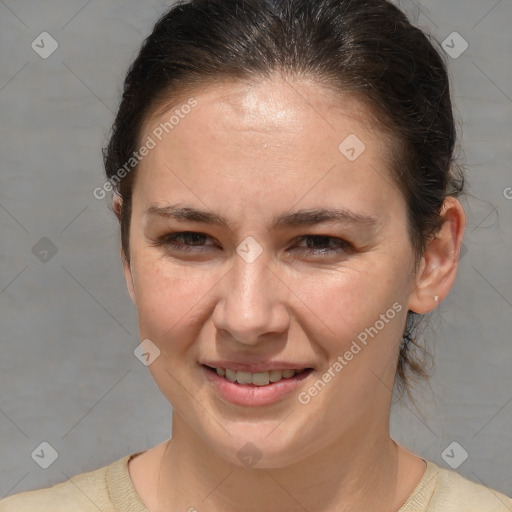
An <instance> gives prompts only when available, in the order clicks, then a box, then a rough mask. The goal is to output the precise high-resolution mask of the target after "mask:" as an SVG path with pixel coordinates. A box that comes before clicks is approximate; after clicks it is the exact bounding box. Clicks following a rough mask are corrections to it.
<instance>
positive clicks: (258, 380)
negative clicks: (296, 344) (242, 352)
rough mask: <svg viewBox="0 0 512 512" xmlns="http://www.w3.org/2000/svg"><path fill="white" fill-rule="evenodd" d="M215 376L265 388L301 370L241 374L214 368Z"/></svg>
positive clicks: (241, 372)
mask: <svg viewBox="0 0 512 512" xmlns="http://www.w3.org/2000/svg"><path fill="white" fill-rule="evenodd" d="M215 371H216V372H217V375H220V376H221V377H225V378H226V379H228V380H229V381H230V382H235V381H236V382H238V383H239V384H254V385H256V386H266V385H267V384H269V382H277V381H279V380H281V379H289V378H290V377H293V376H294V375H295V374H296V373H300V372H301V371H302V370H270V371H269V372H257V373H250V372H243V371H236V370H231V369H229V368H215Z"/></svg>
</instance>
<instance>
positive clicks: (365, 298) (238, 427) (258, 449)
mask: <svg viewBox="0 0 512 512" xmlns="http://www.w3.org/2000/svg"><path fill="white" fill-rule="evenodd" d="M333 98H334V96H333V95H332V94H331V93H329V92H328V91H327V90H324V89H321V88H319V86H318V85H314V84H311V83H308V82H302V83H298V82H293V83H288V82H285V81H281V80H279V79H274V80H271V81H267V82H261V83H258V84H254V85H252V86H248V85H243V84H239V83H235V82H227V83H224V84H223V85H217V86H216V87H215V88H214V87H212V88H205V89H201V90H198V91H197V92H196V93H194V94H193V99H192V98H189V97H187V98H185V99H184V100H183V102H182V103H181V104H178V105H176V106H174V107H173V108H172V109H171V110H170V111H167V112H166V113H165V114H163V115H161V116H160V115H159V116H154V117H153V118H151V119H150V120H148V122H147V123H146V126H145V127H144V131H143V133H142V135H141V141H142V143H143V144H147V147H148V148H149V150H148V152H147V154H146V156H144V158H143V160H142V162H141V164H140V167H139V169H138V170H137V177H136V182H135V186H134V192H133V204H132V217H131V228H130V252H131V268H129V267H128V266H127V265H125V275H126V279H127V283H128V288H129V291H130V294H131V296H132V298H133V300H134V301H135V303H136V306H137V311H138V321H139V328H140V339H141V340H145V339H149V340H151V343H152V344H150V345H146V348H147V347H150V346H151V347H153V349H151V350H150V352H151V353H152V356H151V359H153V358H154V357H155V356H156V355H157V354H158V350H159V351H160V353H159V355H158V356H157V357H156V358H154V361H153V362H151V364H150V365H149V369H150V371H151V374H152V375H153V377H154V379H155V381H156V383H157V384H158V386H159V388H160V389H161V391H162V392H163V394H164V395H165V397H166V398H167V399H168V400H169V402H170V403H171V404H172V406H173V407H174V414H178V415H179V417H180V418H181V419H182V420H183V421H184V424H186V425H188V427H189V428H191V429H192V430H193V431H194V432H195V434H197V435H199V436H200V438H201V439H202V440H203V441H205V442H206V443H207V445H208V446H210V447H211V449H212V450H214V451H215V452H217V453H218V454H219V455H221V456H222V457H224V458H225V459H227V460H229V461H231V462H233V463H235V464H238V465H242V464H243V463H244V462H243V460H242V458H241V457H240V455H244V450H245V451H247V450H248V451H250V450H254V452H255V454H256V456H257V457H262V460H261V461H260V463H259V466H260V467H261V466H263V467H265V466H266V467H278V466H282V465H286V464H289V463H293V462H294V461H297V460H299V459H301V458H303V457H305V456H308V455H312V454H314V453H315V452H318V451H320V450H322V449H327V448H328V446H331V447H332V446H333V443H336V442H341V441H342V440H345V441H344V442H346V440H348V439H352V440H355V439H360V438H361V436H368V439H374V440H378V439H379V436H383V435H385V434H387V428H388V414H389V407H390V400H391V390H392V387H393V381H394V377H395V371H396V361H397V355H398V348H399V343H400V340H401V334H402V332H403V328H404V323H405V320H406V313H407V310H408V309H413V307H412V306H413V305H414V304H413V303H412V301H413V299H412V297H413V295H414V288H415V281H414V279H415V278H414V276H413V268H414V265H413V264H414V259H413V252H412V247H411V242H410V239H409V237H408V229H407V222H406V219H407V213H406V204H405V201H404V198H403V197H402V195H401V193H400V192H399V190H398V188H397V186H396V184H395V182H394V181H393V180H392V179H391V177H390V172H389V169H388V164H387V162H388V159H389V156H390V154H389V152H390V151H391V150H392V149H391V147H390V146H389V145H388V144H386V138H385V137H384V135H383V134H382V133H380V132H379V131H377V129H375V130H374V129H372V128H370V126H371V125H370V124H369V123H367V124H363V123H362V122H361V121H360V120H359V118H358V116H359V115H362V112H363V110H361V105H360V104H358V103H357V102H356V101H355V100H353V99H352V100H351V99H349V98H345V99H343V98H341V99H339V100H338V103H335V102H334V99H333ZM173 115H174V118H173V119H172V121H170V119H171V116H173ZM166 122H167V123H168V124H167V125H166V126H165V123H166ZM164 126H165V127H164ZM374 126H375V125H374ZM166 131H167V132H168V133H166ZM148 137H149V138H150V139H151V140H152V142H150V139H149V138H148ZM160 139H161V140H160ZM340 145H341V146H340ZM363 145H364V146H363ZM153 146H154V147H153ZM143 152H144V153H145V151H143ZM182 209H184V210H182ZM192 209H193V210H199V211H201V212H205V214H206V213H207V214H208V216H206V215H204V218H201V216H200V215H199V214H198V215H191V216H189V215H188V214H189V213H190V212H191V211H192ZM324 210H328V212H327V213H333V211H335V210H337V211H339V212H341V213H339V214H338V216H337V217H332V218H329V219H328V218H327V217H329V216H328V215H324V213H322V212H323V211H324ZM187 212H188V213H187ZM173 213H174V214H176V216H173ZM221 218H222V219H224V220H225V223H226V224H223V223H222V222H220V219H221ZM322 218H324V220H322ZM278 219H281V222H277V220H278ZM213 221H215V222H213ZM184 232H189V234H183V233H184ZM190 232H192V233H190ZM173 233H175V234H176V233H181V235H178V236H177V238H176V240H174V245H172V242H173V241H172V239H171V236H172V234H173ZM193 233H196V234H193ZM166 241H167V242H166ZM166 243H167V245H166ZM132 279H133V286H132ZM146 343H147V342H146ZM156 347H157V348H158V350H157V349H156ZM206 363H207V364H208V365H210V366H215V367H222V368H230V369H231V370H238V369H242V368H245V369H246V370H247V369H252V370H253V372H252V373H259V374H261V375H257V376H253V375H249V376H248V375H247V374H243V373H242V374H236V375H237V377H239V378H240V380H243V379H244V378H251V379H252V378H254V379H255V381H256V382H258V383H260V384H261V383H265V382H266V379H275V378H278V377H280V376H282V374H280V373H279V372H272V373H268V376H267V374H266V373H265V370H271V369H273V370H280V369H299V370H300V369H303V368H312V369H313V370H312V371H311V370H309V371H307V372H305V373H304V374H302V375H301V374H299V375H297V376H294V377H291V378H289V377H286V375H287V374H285V377H284V378H283V379H282V380H281V381H278V382H275V383H272V382H271V383H270V384H268V385H263V386H259V385H257V384H251V385H248V384H240V383H237V382H235V383H232V382H230V381H229V380H228V379H227V378H226V377H222V376H218V375H217V373H216V372H214V371H212V370H209V369H206V367H205V366H203V365H204V364H206ZM221 373H222V372H221ZM228 373H229V376H231V378H233V373H232V372H228ZM246 443H252V444H253V445H254V448H250V449H249V448H248V447H247V446H246ZM237 454H238V455H237Z"/></svg>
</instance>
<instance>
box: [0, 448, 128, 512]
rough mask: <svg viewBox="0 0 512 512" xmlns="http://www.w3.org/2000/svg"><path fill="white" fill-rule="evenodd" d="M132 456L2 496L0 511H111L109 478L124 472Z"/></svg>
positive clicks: (112, 510) (112, 511)
mask: <svg viewBox="0 0 512 512" xmlns="http://www.w3.org/2000/svg"><path fill="white" fill-rule="evenodd" d="M131 456H133V455H127V456H125V457H123V458H122V459H119V460H117V461H115V462H113V463H111V464H109V465H107V466H104V467H101V468H99V469H96V470H94V471H89V472H87V473H81V474H79V475H76V476H74V477H72V478H70V479H68V480H66V481H65V482H62V483H59V484H56V485H53V486H52V487H48V488H45V489H38V490H33V491H27V492H22V493H19V494H15V495H13V496H9V497H8V498H4V499H3V500H0V512H69V511H70V510H73V512H97V511H98V510H101V511H102V512H114V508H113V504H112V500H111V497H110V492H109V491H110V490H109V480H111V476H112V475H113V474H121V473H122V472H123V469H124V467H125V466H126V465H127V461H128V459H129V458H130V457H131Z"/></svg>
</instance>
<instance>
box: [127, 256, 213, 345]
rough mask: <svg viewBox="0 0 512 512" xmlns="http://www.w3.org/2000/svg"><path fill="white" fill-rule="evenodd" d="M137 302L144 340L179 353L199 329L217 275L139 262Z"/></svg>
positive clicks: (155, 260)
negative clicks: (202, 312) (209, 291)
mask: <svg viewBox="0 0 512 512" xmlns="http://www.w3.org/2000/svg"><path fill="white" fill-rule="evenodd" d="M134 272H135V275H136V277H135V279H136V289H135V300H136V305H137V315H138V322H139V330H140V336H141V339H144V338H149V339H150V340H152V341H153V342H154V343H155V344H156V345H157V346H158V347H159V348H160V349H161V350H162V351H165V352H167V351H171V350H172V351H173V352H174V351H177V350H180V349H181V348H183V347H181V346H180V344H181V345H184V344H185V343H186V340H187V339H191V337H193V336H191V335H192V334H193V333H192V331H193V330H195V329H199V328H200V325H199V318H200V313H201V311H203V310H204V307H205V304H206V301H207V295H208V290H211V289H212V287H213V286H214V284H215V282H216V281H217V280H218V278H216V273H213V272H209V271H207V270H205V269H203V270H202V271H199V270H198V269H197V268H193V267H192V266H188V267H187V266H184V265H175V264H170V263H169V262H165V261H164V260H163V259H161V258H149V257H148V258H146V259H144V258H139V259H138V260H137V262H136V264H135V266H134Z"/></svg>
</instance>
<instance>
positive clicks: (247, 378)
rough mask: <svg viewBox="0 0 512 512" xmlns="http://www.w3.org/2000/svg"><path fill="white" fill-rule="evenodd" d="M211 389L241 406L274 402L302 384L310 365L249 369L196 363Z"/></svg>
mask: <svg viewBox="0 0 512 512" xmlns="http://www.w3.org/2000/svg"><path fill="white" fill-rule="evenodd" d="M199 368H200V369H201V370H202V372H203V375H204V377H205V379H206V381H207V382H208V383H209V384H210V385H211V386H212V390H213V392H214V393H215V394H216V396H218V397H219V398H221V399H223V401H225V402H229V403H231V404H235V405H240V406H243V407H257V406H260V407H261V406H265V405H271V404H275V403H277V402H280V401H282V400H285V399H287V398H288V399H289V398H290V397H291V396H293V394H294V392H297V390H298V388H299V387H302V386H305V385H306V384H305V379H308V377H310V376H311V375H312V374H313V372H314V369H313V368H309V367H308V368H297V369H288V368H287V369H283V370H278V369H274V370H268V371H260V372H256V373H250V372H246V371H241V370H233V369H230V368H217V367H212V366H208V365H206V364H201V365H199Z"/></svg>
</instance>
